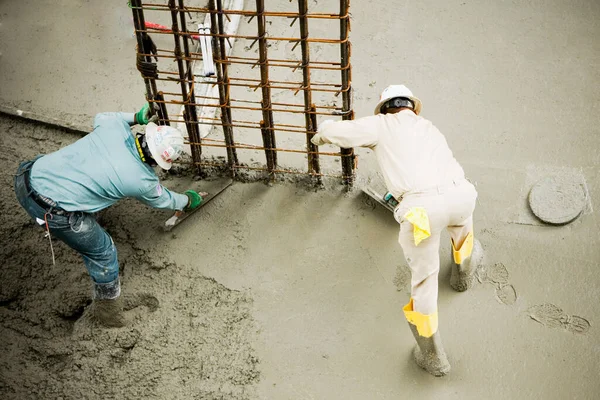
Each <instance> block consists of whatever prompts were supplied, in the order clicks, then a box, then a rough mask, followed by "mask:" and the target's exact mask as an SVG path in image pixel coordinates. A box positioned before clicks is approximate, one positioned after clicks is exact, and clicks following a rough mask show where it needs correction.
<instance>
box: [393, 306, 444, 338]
mask: <svg viewBox="0 0 600 400" xmlns="http://www.w3.org/2000/svg"><path fill="white" fill-rule="evenodd" d="M402 311H404V316H405V317H406V320H407V321H408V322H410V323H411V324H413V325H414V326H416V327H417V332H419V335H420V336H423V337H426V338H428V337H431V336H433V334H434V333H436V332H437V330H438V313H437V311H436V312H434V313H433V314H431V315H424V314H421V313H420V312H417V311H413V299H412V297H411V298H410V301H409V302H408V304H407V305H405V306H404V308H402Z"/></svg>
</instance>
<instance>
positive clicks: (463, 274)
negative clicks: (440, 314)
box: [450, 239, 483, 292]
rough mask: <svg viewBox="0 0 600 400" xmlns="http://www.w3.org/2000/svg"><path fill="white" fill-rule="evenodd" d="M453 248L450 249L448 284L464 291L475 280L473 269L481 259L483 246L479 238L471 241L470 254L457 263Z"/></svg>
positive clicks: (478, 264) (459, 290)
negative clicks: (450, 260)
mask: <svg viewBox="0 0 600 400" xmlns="http://www.w3.org/2000/svg"><path fill="white" fill-rule="evenodd" d="M454 253H455V252H454V249H452V255H451V257H452V261H453V262H452V272H451V275H450V286H451V287H452V289H454V290H456V291H457V292H464V291H465V290H467V289H469V288H471V286H473V282H474V281H475V271H477V268H478V267H479V266H480V265H481V263H482V261H483V247H482V246H481V243H480V242H479V240H477V239H475V240H474V241H473V251H472V252H471V254H470V255H469V256H468V257H467V258H465V259H464V260H462V262H461V263H460V264H457V263H456V262H455V261H454V260H455V254H454Z"/></svg>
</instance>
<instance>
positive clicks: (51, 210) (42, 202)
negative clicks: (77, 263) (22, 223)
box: [23, 170, 71, 265]
mask: <svg viewBox="0 0 600 400" xmlns="http://www.w3.org/2000/svg"><path fill="white" fill-rule="evenodd" d="M29 178H30V170H27V171H25V173H24V174H23V179H24V182H25V189H26V190H27V193H29V196H31V198H32V199H33V201H35V202H36V204H37V205H38V206H40V207H41V208H43V209H44V211H45V212H44V219H41V218H36V219H35V221H36V222H37V223H38V225H43V226H44V227H45V228H46V233H45V234H44V237H47V238H48V242H50V252H51V253H52V265H56V257H55V256H54V246H53V244H52V236H51V235H50V226H49V225H48V218H50V219H52V218H53V216H54V215H60V216H64V217H67V218H68V217H69V215H71V213H70V212H69V211H65V210H63V209H62V208H60V207H58V203H57V202H56V201H54V200H52V199H51V198H49V197H46V196H43V195H41V194H39V193H38V192H36V191H35V190H33V188H32V187H31V184H30V182H29Z"/></svg>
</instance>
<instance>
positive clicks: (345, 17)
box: [340, 0, 354, 186]
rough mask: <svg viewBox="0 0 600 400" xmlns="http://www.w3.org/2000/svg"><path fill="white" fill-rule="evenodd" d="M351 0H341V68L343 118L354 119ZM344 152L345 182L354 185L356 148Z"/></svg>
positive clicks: (343, 170) (343, 172) (343, 169)
mask: <svg viewBox="0 0 600 400" xmlns="http://www.w3.org/2000/svg"><path fill="white" fill-rule="evenodd" d="M349 11H350V0H340V40H342V43H341V44H340V51H341V68H342V112H343V113H344V115H343V117H342V119H344V120H348V119H354V112H353V111H352V93H351V82H350V81H351V76H350V41H349V40H348V37H349V33H350V22H349V18H350V14H349ZM341 154H342V174H343V175H344V183H345V184H346V185H348V186H352V184H353V181H354V149H341Z"/></svg>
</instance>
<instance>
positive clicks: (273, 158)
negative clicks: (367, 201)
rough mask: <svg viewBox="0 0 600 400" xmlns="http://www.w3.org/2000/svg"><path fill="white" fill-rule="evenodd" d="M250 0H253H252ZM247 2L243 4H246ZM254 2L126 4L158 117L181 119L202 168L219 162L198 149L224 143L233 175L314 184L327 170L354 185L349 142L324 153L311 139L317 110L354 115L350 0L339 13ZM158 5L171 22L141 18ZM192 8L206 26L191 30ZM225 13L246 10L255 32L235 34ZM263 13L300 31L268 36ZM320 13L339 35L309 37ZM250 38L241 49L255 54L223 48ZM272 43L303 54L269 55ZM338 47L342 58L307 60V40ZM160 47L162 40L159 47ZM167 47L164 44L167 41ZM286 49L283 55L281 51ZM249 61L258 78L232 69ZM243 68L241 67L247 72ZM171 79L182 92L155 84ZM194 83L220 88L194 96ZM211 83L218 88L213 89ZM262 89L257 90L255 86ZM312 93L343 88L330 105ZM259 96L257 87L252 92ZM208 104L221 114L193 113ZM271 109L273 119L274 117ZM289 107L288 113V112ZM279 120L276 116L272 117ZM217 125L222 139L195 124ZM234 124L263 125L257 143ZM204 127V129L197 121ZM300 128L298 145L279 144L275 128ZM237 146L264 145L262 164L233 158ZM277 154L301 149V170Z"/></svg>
mask: <svg viewBox="0 0 600 400" xmlns="http://www.w3.org/2000/svg"><path fill="white" fill-rule="evenodd" d="M250 1H252V0H250ZM250 1H247V2H246V3H249V2H250ZM291 1H292V0H290V2H291ZM254 3H255V7H254V9H253V10H250V9H249V8H251V6H250V5H249V4H247V5H246V8H247V9H246V10H226V9H223V1H222V0H209V1H208V4H207V6H206V7H190V6H186V5H185V4H184V0H165V2H164V3H156V2H148V3H146V2H142V1H141V0H132V1H131V2H130V7H131V9H132V12H133V17H134V26H135V35H136V39H137V43H138V46H137V67H138V70H139V71H140V73H141V75H142V77H143V79H144V84H145V87H146V97H147V100H148V102H150V103H153V104H154V105H155V106H154V109H155V110H156V112H157V114H158V118H159V122H158V123H159V124H171V123H182V124H185V127H186V129H187V134H188V141H187V143H189V144H190V146H191V149H192V160H193V161H192V164H193V165H194V166H196V167H197V168H198V171H199V172H201V171H202V170H201V168H202V167H203V166H210V167H216V166H220V167H223V164H219V163H214V162H210V161H208V160H206V159H203V156H202V148H203V147H207V148H224V149H225V151H226V154H227V164H226V166H227V168H228V169H229V170H230V171H231V173H232V175H233V176H234V177H235V175H236V171H237V170H239V169H248V170H256V171H266V172H267V173H268V174H269V175H270V176H271V178H273V177H274V174H280V173H281V174H287V173H290V174H306V175H311V176H312V177H314V179H315V181H316V182H318V183H320V182H321V178H322V177H325V176H328V177H330V176H335V177H337V178H341V179H342V180H343V182H344V183H345V184H347V185H352V183H353V178H354V170H355V169H356V158H355V155H354V152H353V149H340V151H339V152H323V151H320V150H319V148H318V147H317V146H315V145H313V144H312V142H311V139H312V137H313V136H314V135H315V134H316V131H317V116H330V117H331V116H334V117H338V118H339V117H341V118H342V119H344V120H348V119H353V117H354V113H353V110H352V101H351V100H352V89H351V64H350V55H351V54H350V53H351V46H350V41H349V32H350V13H349V7H350V4H349V0H339V13H337V14H333V13H310V12H309V10H308V1H307V0H297V3H298V12H271V11H267V10H265V0H254ZM148 11H153V12H154V11H158V12H164V13H170V17H171V26H170V27H167V26H164V25H160V24H157V23H154V22H151V21H146V17H145V14H144V13H145V12H148ZM192 12H196V13H202V14H204V15H207V20H208V19H209V20H210V33H209V34H205V33H199V32H195V31H193V30H190V27H188V25H187V22H186V21H187V18H186V15H188V16H189V19H190V20H191V19H192V15H191V13H192ZM230 16H242V17H249V20H248V21H247V22H248V23H251V22H252V21H253V20H254V19H256V32H257V35H240V34H237V33H236V34H233V33H227V31H226V27H225V21H230ZM267 18H288V19H291V20H292V21H291V24H290V26H293V25H294V24H295V23H296V21H298V23H299V26H300V35H299V37H279V36H269V32H267ZM322 20H337V21H339V25H340V35H339V39H337V38H335V39H334V38H315V37H310V35H309V22H310V21H312V23H319V21H322ZM153 35H171V36H172V37H173V44H174V46H173V49H166V48H157V47H156V45H155V44H154V41H153V40H152V39H151V37H152V36H153ZM203 37H209V38H210V45H211V46H212V52H213V57H214V59H213V61H214V65H215V76H214V77H213V78H207V77H204V76H202V75H200V74H195V73H194V63H195V62H200V61H202V62H203V61H204V59H203V55H202V52H201V51H200V46H199V45H198V42H197V41H200V40H201V39H202V38H203ZM238 39H239V40H245V41H251V43H250V44H249V46H248V47H246V50H249V49H252V47H253V46H254V45H255V44H256V43H258V57H257V58H254V57H246V56H231V55H229V54H228V51H227V50H228V47H227V46H229V48H231V47H232V43H231V41H232V40H238ZM274 42H289V43H293V46H292V50H291V52H293V51H294V50H295V49H296V48H297V47H298V45H299V46H300V50H301V59H300V60H298V59H293V58H290V59H283V58H281V57H280V58H269V54H268V47H269V45H270V43H274ZM311 43H314V44H315V45H320V46H322V45H335V46H339V54H340V58H339V59H338V60H333V61H323V60H319V61H312V60H311V57H310V44H311ZM162 47H164V45H163V46H162ZM167 47H168V46H167ZM286 55H287V54H286ZM159 60H163V61H162V63H161V66H162V65H163V64H164V62H167V61H171V62H174V64H171V65H174V66H176V69H175V70H174V71H173V70H168V68H164V67H161V68H159V67H158V64H159ZM235 65H238V66H246V67H245V68H248V66H250V67H251V69H255V68H256V70H257V73H259V74H260V79H256V78H251V77H248V76H232V73H231V71H230V70H229V67H230V66H235ZM271 68H287V69H291V70H292V73H294V72H296V71H298V70H300V71H301V72H302V80H301V81H299V80H297V81H295V80H294V81H290V80H286V81H282V80H274V79H270V76H269V71H270V69H271ZM311 71H339V73H340V81H339V82H319V81H317V80H313V79H311V78H312V77H311ZM246 75H247V74H246ZM169 83H170V84H171V86H169V87H172V85H173V84H176V85H177V86H179V88H180V91H179V92H176V91H173V90H159V88H158V86H159V84H160V85H168V84H169ZM199 85H209V88H212V87H214V86H215V85H216V86H217V87H218V95H217V96H216V97H215V96H214V95H208V94H209V92H210V89H207V91H206V92H207V95H206V96H202V95H197V94H196V90H197V89H198V87H199ZM232 88H246V89H248V90H251V91H253V92H259V93H260V100H258V99H257V100H248V99H235V98H232V97H231V90H232ZM215 90H216V89H215ZM259 90H260V91H259ZM271 90H279V91H286V92H290V93H291V94H293V95H294V96H296V95H297V94H299V93H300V92H301V93H302V97H303V104H293V103H290V102H276V101H273V96H272V93H271ZM313 93H320V96H321V97H322V96H323V95H331V96H332V97H338V96H340V95H341V98H342V106H341V107H340V106H336V105H330V104H315V102H314V101H313V99H314V98H313ZM257 95H258V93H257ZM167 105H174V106H178V107H180V108H181V111H180V112H179V113H172V115H171V116H169V114H168V112H167ZM199 107H202V108H205V107H206V108H207V109H212V108H214V109H215V110H219V111H220V116H218V117H217V116H214V117H213V116H209V117H206V116H199V114H200V113H199V111H198V108H199ZM254 111H256V112H260V113H261V116H262V118H261V120H260V121H252V120H248V119H249V118H242V119H240V118H235V117H234V116H233V114H234V113H235V112H246V113H247V112H254ZM275 114H277V115H278V116H277V118H276V117H275ZM286 114H287V115H289V117H291V116H293V115H296V114H303V115H304V125H297V124H290V123H283V122H284V121H285V118H286V117H285V115H286ZM290 114H291V115H290ZM276 119H277V122H276V121H275V120H276ZM204 125H211V126H220V127H221V128H222V129H223V137H224V140H220V139H212V138H207V137H201V135H200V131H201V130H200V126H204ZM234 128H240V129H253V130H260V131H261V136H260V138H261V140H262V145H255V144H249V143H242V142H240V141H236V140H235V139H234V133H235V132H234ZM202 129H206V128H202ZM282 133H286V134H298V135H300V134H302V135H303V136H304V137H305V140H304V144H303V145H302V148H293V146H291V147H292V148H290V147H289V146H277V144H276V143H277V139H276V138H277V136H278V134H282ZM238 150H254V151H256V150H260V151H264V152H265V157H266V164H265V165H264V166H263V167H256V166H247V165H243V164H241V163H240V162H239V161H238ZM277 153H293V154H305V155H306V158H307V170H306V171H298V170H293V169H289V168H282V167H281V166H280V165H278V158H277ZM320 156H325V157H340V159H341V165H342V174H341V175H333V174H329V173H323V172H322V171H321V165H320V158H319V157H320Z"/></svg>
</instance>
